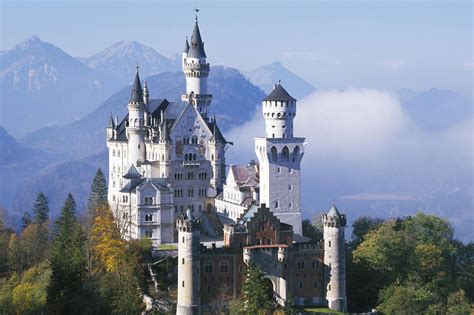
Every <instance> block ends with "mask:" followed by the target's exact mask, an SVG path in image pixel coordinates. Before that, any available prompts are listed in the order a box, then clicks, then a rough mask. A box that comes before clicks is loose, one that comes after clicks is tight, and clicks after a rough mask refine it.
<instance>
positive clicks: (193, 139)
mask: <svg viewBox="0 0 474 315" xmlns="http://www.w3.org/2000/svg"><path fill="white" fill-rule="evenodd" d="M192 143H193V144H197V143H198V137H197V136H193V138H192Z"/></svg>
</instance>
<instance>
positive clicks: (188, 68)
mask: <svg viewBox="0 0 474 315" xmlns="http://www.w3.org/2000/svg"><path fill="white" fill-rule="evenodd" d="M182 67H183V72H184V75H185V77H186V94H184V95H182V96H181V99H182V100H183V101H185V102H191V103H192V104H193V105H194V106H195V107H196V108H197V109H198V111H199V113H201V115H202V117H204V118H207V109H208V107H209V105H210V104H211V101H212V95H211V94H208V93H207V77H208V76H209V64H208V63H207V62H206V53H205V51H204V42H203V41H202V38H201V32H200V31H199V25H198V20H197V15H196V20H195V24H194V30H193V35H192V36H191V43H190V44H189V43H188V40H187V39H186V43H185V47H184V51H183V52H182Z"/></svg>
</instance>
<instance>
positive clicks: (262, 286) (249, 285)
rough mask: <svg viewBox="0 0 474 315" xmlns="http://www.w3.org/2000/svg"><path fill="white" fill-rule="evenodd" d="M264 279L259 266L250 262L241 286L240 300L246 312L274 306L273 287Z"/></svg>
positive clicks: (250, 312) (251, 312)
mask: <svg viewBox="0 0 474 315" xmlns="http://www.w3.org/2000/svg"><path fill="white" fill-rule="evenodd" d="M266 281H268V280H267V279H264V278H263V273H262V271H261V270H260V268H258V267H257V266H256V265H255V264H253V263H250V264H249V266H248V267H247V270H246V278H245V281H244V284H243V286H242V300H243V303H244V305H245V311H246V312H247V313H249V314H257V312H259V311H261V310H269V309H271V308H272V307H273V306H274V300H273V287H269V286H268V285H267V282H266Z"/></svg>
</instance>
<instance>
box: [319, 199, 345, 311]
mask: <svg viewBox="0 0 474 315" xmlns="http://www.w3.org/2000/svg"><path fill="white" fill-rule="evenodd" d="M323 224H324V264H325V266H326V267H325V268H327V269H326V270H325V281H324V282H325V283H326V300H327V303H328V307H329V308H330V309H333V310H337V311H340V312H346V311H347V298H346V255H345V239H344V228H345V226H346V216H345V215H344V214H340V213H339V211H337V209H336V207H335V206H332V208H331V209H330V210H329V212H328V214H323Z"/></svg>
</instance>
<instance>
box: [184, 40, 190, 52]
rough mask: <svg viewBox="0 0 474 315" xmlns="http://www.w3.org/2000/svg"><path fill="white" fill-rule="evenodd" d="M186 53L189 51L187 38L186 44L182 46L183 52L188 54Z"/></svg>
mask: <svg viewBox="0 0 474 315" xmlns="http://www.w3.org/2000/svg"><path fill="white" fill-rule="evenodd" d="M188 51H189V42H188V36H186V43H185V44H184V50H183V52H185V53H188Z"/></svg>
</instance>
